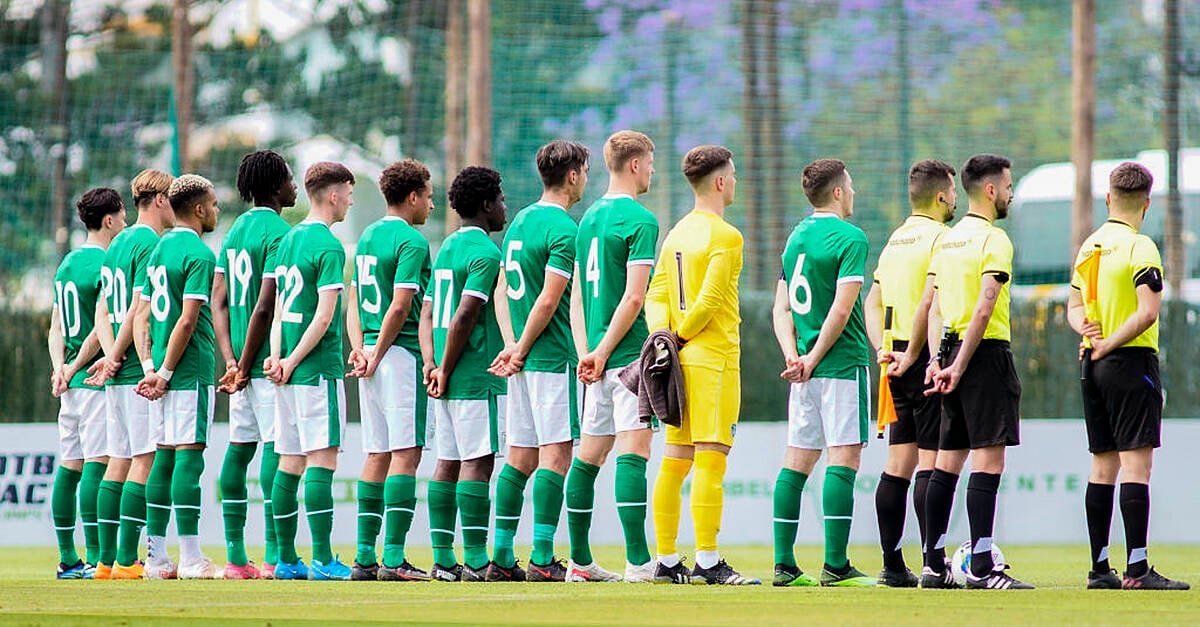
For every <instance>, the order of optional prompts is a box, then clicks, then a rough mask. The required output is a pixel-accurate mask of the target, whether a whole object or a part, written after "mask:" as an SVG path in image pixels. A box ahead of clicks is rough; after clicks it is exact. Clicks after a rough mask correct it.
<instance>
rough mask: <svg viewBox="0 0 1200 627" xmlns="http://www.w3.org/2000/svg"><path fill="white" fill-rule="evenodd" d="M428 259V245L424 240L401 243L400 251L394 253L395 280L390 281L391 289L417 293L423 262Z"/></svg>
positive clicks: (419, 286) (419, 287)
mask: <svg viewBox="0 0 1200 627" xmlns="http://www.w3.org/2000/svg"><path fill="white" fill-rule="evenodd" d="M428 258H429V245H428V244H426V243H425V241H424V240H422V241H420V242H417V241H414V240H406V241H404V242H401V243H400V249H399V250H397V251H396V278H395V279H393V281H392V289H409V290H412V291H414V292H416V291H419V290H420V289H421V270H422V269H423V268H424V267H425V260H426V259H428Z"/></svg>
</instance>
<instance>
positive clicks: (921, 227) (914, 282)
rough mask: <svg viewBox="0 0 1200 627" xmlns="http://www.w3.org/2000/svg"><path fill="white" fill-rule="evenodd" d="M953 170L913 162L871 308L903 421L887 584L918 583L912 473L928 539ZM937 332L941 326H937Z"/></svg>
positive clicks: (888, 479) (884, 503)
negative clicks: (933, 374)
mask: <svg viewBox="0 0 1200 627" xmlns="http://www.w3.org/2000/svg"><path fill="white" fill-rule="evenodd" d="M955 174H957V172H955V170H954V167H953V166H951V165H949V164H947V163H945V162H942V161H938V160H936V159H929V160H926V161H921V162H918V163H915V164H913V166H912V168H911V169H910V170H909V171H908V201H909V204H910V205H912V215H910V216H909V217H908V219H907V220H905V221H904V224H901V225H900V227H899V228H897V229H896V230H895V231H893V232H892V235H891V237H889V238H888V243H887V245H886V246H884V248H883V252H881V253H880V254H879V264H878V266H877V267H876V269H875V283H874V285H872V286H871V291H870V292H868V293H867V302H866V305H865V308H864V313H865V315H866V322H867V335H868V336H869V337H870V339H871V344H872V345H873V346H874V347H875V348H876V351H877V356H878V359H879V363H881V364H884V363H888V364H890V365H889V366H888V377H889V378H890V385H891V390H892V400H893V404H894V405H895V408H896V418H897V420H896V422H894V423H892V425H891V427H889V428H888V455H887V462H886V463H885V465H884V468H883V474H881V475H880V476H879V485H878V486H877V487H876V489H875V514H876V517H877V519H878V521H879V543H880V546H881V547H882V548H883V570H882V571H881V572H880V573H879V583H880V585H885V586H889V587H893V588H913V587H916V585H917V581H918V579H917V576H916V575H914V574H913V573H912V571H911V570H909V569H908V566H907V565H906V564H905V563H904V555H903V553H902V552H901V551H900V540H901V538H902V536H903V535H904V518H905V510H906V506H905V502H906V501H907V497H908V487H909V485H910V483H912V479H913V471H914V470H915V471H916V481H915V485H914V486H913V497H912V498H913V510H914V511H916V514H917V522H918V527H919V528H920V531H921V543H922V546H923V545H924V542H925V491H926V488H928V487H929V476H930V475H932V474H933V462H934V459H935V458H936V457H937V449H938V428H939V427H940V425H941V408H942V403H941V399H940V398H939V397H938V396H937V395H933V396H925V394H924V392H925V364H928V363H929V349H928V348H927V347H926V336H927V332H926V326H927V323H928V317H929V305H930V302H931V300H932V296H933V287H932V279H930V278H929V276H928V271H929V261H930V259H931V258H932V256H933V251H934V247H935V246H936V245H937V244H938V242H940V241H941V238H942V235H943V234H945V233H946V231H947V230H949V227H947V226H946V223H947V222H949V221H950V220H951V219H952V218H953V217H954V209H955V205H956V204H957V195H956V193H955V189H954V175H955ZM889 309H890V310H891V321H892V326H891V333H892V337H893V339H894V342H895V343H894V344H893V346H892V347H890V349H889V347H885V346H883V334H884V331H885V329H884V324H885V318H886V312H887V310H889ZM935 333H936V330H935Z"/></svg>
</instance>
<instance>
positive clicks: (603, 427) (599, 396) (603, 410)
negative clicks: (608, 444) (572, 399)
mask: <svg viewBox="0 0 1200 627" xmlns="http://www.w3.org/2000/svg"><path fill="white" fill-rule="evenodd" d="M617 370H618V369H615V368H609V369H608V370H606V371H604V379H603V380H600V381H597V382H596V383H592V384H590V385H588V386H587V388H586V389H585V390H584V392H583V432H584V433H585V434H587V435H600V436H604V435H616V434H617V433H618V432H621V431H637V430H638V429H654V430H656V431H657V430H658V421H657V420H654V421H651V422H650V423H646V422H642V421H641V420H640V419H639V418H638V399H637V395H635V394H634V393H633V392H630V391H629V388H627V387H625V384H624V383H621V379H620V378H618V377H617Z"/></svg>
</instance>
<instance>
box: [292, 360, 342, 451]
mask: <svg viewBox="0 0 1200 627" xmlns="http://www.w3.org/2000/svg"><path fill="white" fill-rule="evenodd" d="M345 430H346V387H345V386H344V385H343V384H342V380H341V379H322V380H321V382H320V383H318V384H317V385H296V384H291V383H287V384H284V385H281V386H279V387H278V388H277V389H276V391H275V452H276V453H278V454H280V455H303V454H304V453H308V452H310V451H319V450H321V449H326V448H330V447H334V448H337V449H339V450H340V449H341V447H342V433H343V432H345Z"/></svg>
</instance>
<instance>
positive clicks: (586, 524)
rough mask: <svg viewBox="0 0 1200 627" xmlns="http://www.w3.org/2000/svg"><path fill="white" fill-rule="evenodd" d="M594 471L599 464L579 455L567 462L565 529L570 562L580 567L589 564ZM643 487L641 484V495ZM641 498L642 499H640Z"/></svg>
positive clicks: (594, 495) (595, 472) (594, 492)
mask: <svg viewBox="0 0 1200 627" xmlns="http://www.w3.org/2000/svg"><path fill="white" fill-rule="evenodd" d="M644 472H645V462H643V473H644ZM598 474H600V467H599V466H593V465H592V464H589V463H587V462H585V461H583V460H581V459H579V458H575V461H573V462H571V471H570V472H569V473H567V489H566V500H567V532H568V535H570V537H571V561H573V562H575V563H576V564H579V565H581V566H583V565H587V564H591V563H592V547H591V544H590V542H591V540H590V538H589V537H588V536H589V534H590V531H591V528H592V507H593V505H594V503H595V501H596V475H598ZM643 476H644V475H643ZM644 490H645V488H644V487H643V494H644ZM642 500H643V501H645V499H644V498H643V499H642ZM623 521H624V518H622V522H623ZM626 537H628V536H626Z"/></svg>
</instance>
